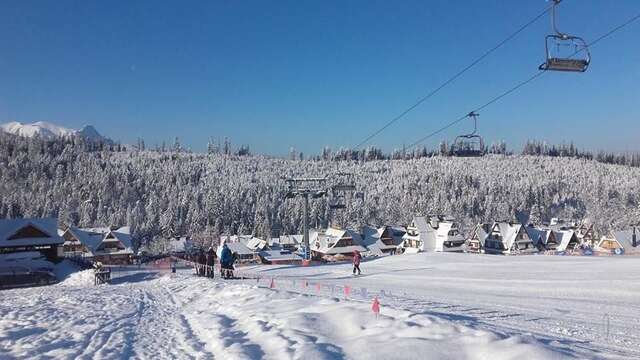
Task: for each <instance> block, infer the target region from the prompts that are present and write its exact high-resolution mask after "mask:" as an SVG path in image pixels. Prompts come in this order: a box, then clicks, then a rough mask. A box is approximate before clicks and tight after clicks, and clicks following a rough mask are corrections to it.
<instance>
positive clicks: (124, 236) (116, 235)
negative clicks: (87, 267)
mask: <svg viewBox="0 0 640 360" xmlns="http://www.w3.org/2000/svg"><path fill="white" fill-rule="evenodd" d="M67 231H69V232H70V233H71V234H72V235H73V236H74V237H75V238H76V239H78V240H79V241H80V242H81V243H82V244H83V245H84V246H86V247H87V249H88V250H89V251H90V252H91V253H92V254H93V255H94V256H95V255H127V254H133V248H132V246H133V245H132V241H131V230H130V228H129V227H128V226H123V227H121V228H118V229H115V230H111V228H108V227H96V228H83V229H80V228H76V227H69V229H67ZM113 241H119V242H120V243H121V244H122V246H123V247H124V249H121V250H118V251H103V250H101V249H100V245H102V244H103V243H106V242H113Z"/></svg>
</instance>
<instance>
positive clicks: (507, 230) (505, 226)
mask: <svg viewBox="0 0 640 360" xmlns="http://www.w3.org/2000/svg"><path fill="white" fill-rule="evenodd" d="M496 226H497V227H498V230H499V231H500V235H501V236H502V243H503V244H504V247H505V249H511V248H512V247H513V244H514V243H515V242H516V238H517V236H518V234H519V233H520V231H524V233H525V234H527V236H529V233H528V232H527V231H525V229H524V228H525V227H524V226H523V225H522V224H520V223H516V224H514V223H509V222H505V221H503V222H497V223H496V224H495V225H494V228H495V227H496ZM529 238H530V237H529ZM530 239H531V238H530ZM532 242H533V241H532Z"/></svg>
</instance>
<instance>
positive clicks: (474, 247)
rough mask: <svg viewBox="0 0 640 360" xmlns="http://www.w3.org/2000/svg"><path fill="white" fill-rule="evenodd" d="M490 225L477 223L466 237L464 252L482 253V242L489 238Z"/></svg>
mask: <svg viewBox="0 0 640 360" xmlns="http://www.w3.org/2000/svg"><path fill="white" fill-rule="evenodd" d="M492 225H493V224H490V223H479V224H477V225H476V226H475V227H474V228H473V230H472V231H471V233H470V234H469V236H467V241H466V252H470V253H477V254H479V253H483V252H484V241H485V240H486V239H487V237H488V236H489V232H490V231H491V227H492Z"/></svg>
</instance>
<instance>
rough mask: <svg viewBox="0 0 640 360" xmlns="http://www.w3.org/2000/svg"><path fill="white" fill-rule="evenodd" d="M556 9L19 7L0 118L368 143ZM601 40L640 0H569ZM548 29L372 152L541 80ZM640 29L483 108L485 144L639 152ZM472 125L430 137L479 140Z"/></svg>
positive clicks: (491, 5)
mask: <svg viewBox="0 0 640 360" xmlns="http://www.w3.org/2000/svg"><path fill="white" fill-rule="evenodd" d="M547 5H548V4H547V3H546V2H545V1H542V0H540V1H509V2H507V1H502V0H484V1H456V2H452V1H449V0H433V1H394V2H392V1H299V0H298V1H189V2H186V3H185V2H178V1H175V2H173V1H172V2H164V1H158V0H156V1H117V2H98V1H55V2H54V1H5V2H3V4H2V6H1V7H2V11H0V79H1V80H0V122H7V121H12V120H16V121H21V122H33V121H40V120H43V121H50V122H53V123H57V124H60V125H63V126H67V127H73V128H79V127H81V126H82V125H84V124H93V125H94V126H96V128H97V129H98V130H99V131H100V132H102V133H103V134H105V135H107V136H109V137H112V138H114V139H118V140H120V141H122V142H124V143H133V142H135V139H136V138H138V137H143V138H144V139H145V141H146V143H147V144H148V145H151V144H154V143H160V142H162V141H163V140H165V141H167V142H172V141H173V138H174V137H175V136H178V137H179V138H180V139H181V141H182V142H183V143H184V144H187V145H188V146H190V147H191V148H192V149H194V150H199V151H200V150H204V149H205V147H206V143H207V140H208V138H209V137H214V138H216V139H220V138H222V137H224V136H227V137H229V138H230V139H231V141H232V142H233V143H234V144H235V145H239V144H250V145H251V148H252V150H253V151H256V152H263V153H269V154H274V155H281V154H286V153H287V152H288V149H289V147H290V146H295V147H296V148H297V149H299V150H302V151H303V152H305V153H306V154H310V153H317V152H319V150H320V149H321V148H322V146H324V145H329V146H331V147H333V148H337V147H340V146H355V145H356V144H357V143H359V142H360V141H361V140H363V139H364V138H365V137H366V136H367V135H368V134H370V133H371V132H373V131H374V130H376V129H377V128H379V127H380V126H382V125H383V124H384V123H386V122H387V121H388V120H389V119H391V118H393V117H394V116H396V115H398V114H399V113H400V112H402V111H403V110H404V109H405V108H407V107H408V106H410V105H411V104H413V103H414V102H415V101H416V100H417V99H418V98H420V97H421V96H424V95H425V94H426V93H428V92H429V91H430V90H431V89H433V88H434V87H436V86H438V85H439V84H440V83H442V82H443V81H444V80H446V79H447V78H448V77H449V76H451V75H452V74H454V73H455V72H457V71H458V70H460V69H461V68H463V67H464V66H466V65H467V64H468V63H470V62H471V61H472V60H473V59H475V58H476V57H478V56H479V55H480V54H481V53H483V52H484V51H486V50H487V49H488V48H489V47H491V46H493V45H495V44H496V43H497V42H498V41H500V40H501V39H502V38H504V37H505V36H506V35H508V34H509V33H511V32H513V31H514V30H515V29H517V28H518V27H519V26H521V25H522V24H524V23H525V22H527V21H528V20H529V19H531V18H532V17H534V16H535V15H536V14H538V13H539V12H540V11H542V10H543V9H544V7H545V6H547ZM559 11H560V23H559V27H560V30H563V31H565V32H570V33H575V34H578V35H581V36H583V37H585V38H586V39H587V41H589V40H591V39H594V38H596V37H597V36H599V35H601V34H603V33H604V32H606V31H608V30H609V29H611V28H612V27H614V26H616V25H618V24H620V23H622V22H624V21H626V20H627V19H628V18H630V17H631V16H633V15H635V14H637V13H638V12H640V3H639V2H638V1H637V0H616V1H602V0H566V1H565V2H563V4H562V5H561V7H560V9H559ZM549 27H550V25H549V19H548V18H544V19H541V20H540V21H538V22H537V23H535V24H534V25H533V26H531V27H530V28H528V29H527V30H526V31H525V32H524V33H522V34H521V35H519V36H518V37H517V38H516V39H514V40H513V41H511V42H509V43H508V44H507V45H506V46H504V47H503V48H501V49H500V50H499V51H497V52H496V53H494V54H492V55H491V56H489V57H488V58H487V59H485V60H484V61H483V62H482V63H480V64H479V65H478V66H476V67H474V68H473V69H472V70H470V71H469V72H467V73H466V74H464V75H463V76H462V77H461V78H459V79H458V80H456V81H455V82H454V83H452V84H451V85H450V86H449V87H447V88H446V89H445V90H443V91H442V92H440V93H439V94H437V95H436V96H434V97H433V98H431V99H430V100H428V101H426V102H425V103H424V104H422V105H421V106H420V107H419V108H417V109H416V110H414V111H413V112H411V113H410V114H409V115H408V116H406V117H405V118H403V119H402V120H400V121H398V122H397V123H396V124H394V125H393V126H391V127H390V128H389V129H387V131H385V132H384V133H382V134H381V135H380V136H378V137H376V138H375V139H373V140H372V141H371V142H370V143H371V144H374V145H377V146H380V147H382V148H384V149H385V150H390V149H393V148H401V147H402V145H403V144H410V143H412V142H413V141H415V140H417V139H418V138H420V137H422V136H424V135H425V134H427V133H429V132H431V131H433V130H435V129H437V128H439V127H440V126H442V124H445V123H447V122H449V121H452V120H453V119H455V118H457V117H459V116H461V115H463V114H465V113H466V112H468V111H470V110H471V109H473V108H475V107H477V106H479V105H481V104H483V103H485V102H486V101H488V100H489V99H490V98H492V97H493V96H495V95H497V94H499V93H501V92H502V91H504V90H505V89H507V88H509V87H511V86H513V85H514V84H516V83H517V82H519V81H521V80H523V79H526V78H527V77H529V76H531V75H532V74H533V73H534V72H535V71H536V69H537V66H538V65H539V64H540V63H541V62H542V60H543V57H544V43H543V39H544V35H545V34H546V33H548V32H549V30H550V29H549ZM638 37H640V21H639V22H636V23H634V24H632V25H630V26H629V27H627V28H625V29H623V30H622V31H620V32H618V33H616V34H615V35H614V36H613V37H611V38H610V39H607V40H604V41H603V42H601V43H599V44H598V45H597V46H596V47H594V48H593V49H592V58H593V59H592V65H591V67H590V69H589V70H588V72H587V73H585V74H564V73H547V74H545V75H544V76H542V77H540V78H538V79H537V80H536V81H534V82H533V83H531V84H529V85H527V86H526V87H524V88H522V89H521V90H519V91H518V92H516V93H514V94H513V95H510V96H509V97H507V98H505V99H503V100H502V101H501V102H499V103H497V104H495V105H492V106H491V107H489V108H487V109H485V110H484V111H483V112H482V114H481V117H480V123H479V131H480V133H481V134H482V135H483V136H484V137H485V138H486V141H487V142H491V141H497V140H505V141H506V142H507V143H508V144H509V146H510V148H512V149H513V148H515V149H520V147H521V144H522V143H523V142H524V141H525V140H526V139H528V138H535V139H543V140H547V141H549V142H554V143H560V142H563V141H564V142H568V141H570V140H573V141H574V142H575V143H576V144H578V145H579V146H581V147H586V148H591V149H607V150H616V151H622V150H640V141H638V139H639V137H638V136H639V134H640V121H639V120H640V109H639V107H638V106H637V104H638V103H639V100H640V81H639V80H640V46H638V43H640V42H639V41H640V40H639V39H638ZM469 129H470V123H464V122H463V123H461V124H458V125H456V126H454V127H452V128H451V129H449V130H447V131H445V132H443V133H442V134H439V135H438V136H436V137H434V138H433V139H431V140H430V141H428V142H427V143H426V145H428V146H435V144H437V143H438V142H439V141H440V140H442V139H447V140H449V141H451V140H452V139H453V138H455V136H456V134H458V133H464V132H468V130H469Z"/></svg>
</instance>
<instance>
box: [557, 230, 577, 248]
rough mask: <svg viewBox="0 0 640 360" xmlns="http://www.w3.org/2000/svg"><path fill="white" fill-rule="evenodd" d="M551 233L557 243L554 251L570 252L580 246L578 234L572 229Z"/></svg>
mask: <svg viewBox="0 0 640 360" xmlns="http://www.w3.org/2000/svg"><path fill="white" fill-rule="evenodd" d="M553 233H554V235H555V239H556V241H557V243H558V245H557V246H556V249H555V250H556V251H571V250H574V249H576V248H577V247H578V246H579V245H580V240H579V239H578V234H577V233H576V232H575V230H573V229H561V230H554V231H553Z"/></svg>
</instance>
